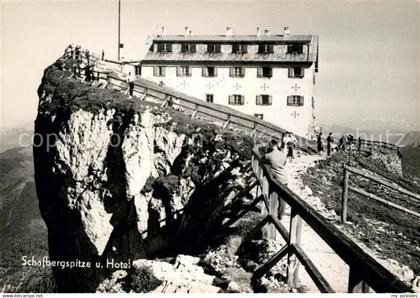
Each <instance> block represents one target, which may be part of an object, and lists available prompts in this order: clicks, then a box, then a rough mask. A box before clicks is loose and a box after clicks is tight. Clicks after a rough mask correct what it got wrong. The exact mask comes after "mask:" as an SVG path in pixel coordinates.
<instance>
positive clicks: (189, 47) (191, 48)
mask: <svg viewBox="0 0 420 298" xmlns="http://www.w3.org/2000/svg"><path fill="white" fill-rule="evenodd" d="M195 49H196V47H195V44H189V43H183V44H181V53H195Z"/></svg>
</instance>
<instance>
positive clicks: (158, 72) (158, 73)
mask: <svg viewBox="0 0 420 298" xmlns="http://www.w3.org/2000/svg"><path fill="white" fill-rule="evenodd" d="M153 75H154V76H155V77H164V76H165V67H164V66H155V67H153Z"/></svg>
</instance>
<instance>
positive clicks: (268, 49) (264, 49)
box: [258, 44, 274, 54]
mask: <svg viewBox="0 0 420 298" xmlns="http://www.w3.org/2000/svg"><path fill="white" fill-rule="evenodd" d="M268 53H274V49H273V45H272V44H260V45H258V54H268Z"/></svg>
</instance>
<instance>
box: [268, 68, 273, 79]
mask: <svg viewBox="0 0 420 298" xmlns="http://www.w3.org/2000/svg"><path fill="white" fill-rule="evenodd" d="M268 76H269V78H271V77H272V76H273V69H272V68H271V67H270V69H269V70H268Z"/></svg>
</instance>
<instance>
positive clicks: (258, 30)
mask: <svg viewBox="0 0 420 298" xmlns="http://www.w3.org/2000/svg"><path fill="white" fill-rule="evenodd" d="M257 36H261V29H260V27H257Z"/></svg>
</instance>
